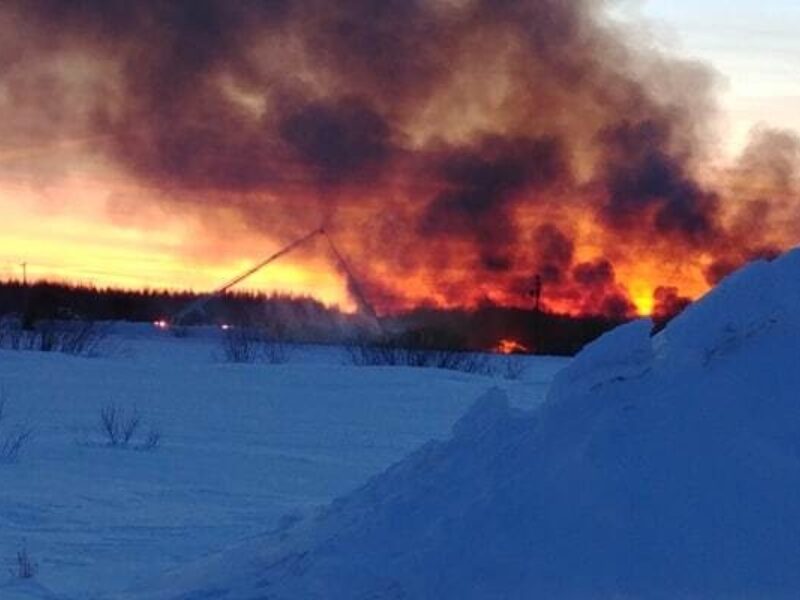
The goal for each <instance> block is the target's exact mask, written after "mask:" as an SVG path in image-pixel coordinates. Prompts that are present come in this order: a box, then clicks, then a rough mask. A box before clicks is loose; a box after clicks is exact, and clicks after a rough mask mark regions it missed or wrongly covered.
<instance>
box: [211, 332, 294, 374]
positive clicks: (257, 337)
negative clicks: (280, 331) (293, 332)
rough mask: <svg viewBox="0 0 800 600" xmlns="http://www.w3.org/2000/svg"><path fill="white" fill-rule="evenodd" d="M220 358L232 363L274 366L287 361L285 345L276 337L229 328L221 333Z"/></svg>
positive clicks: (287, 355) (265, 333)
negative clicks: (265, 363) (263, 363)
mask: <svg viewBox="0 0 800 600" xmlns="http://www.w3.org/2000/svg"><path fill="white" fill-rule="evenodd" d="M222 356H223V358H224V359H225V361H227V362H232V363H254V362H267V363H269V364H272V365H276V364H283V363H285V362H287V361H288V360H289V353H288V350H287V348H286V345H285V344H284V343H283V342H282V341H281V340H280V338H279V337H278V336H274V335H269V334H268V333H267V332H265V331H262V330H260V329H254V328H250V327H231V328H229V329H226V330H225V331H224V332H223V335H222Z"/></svg>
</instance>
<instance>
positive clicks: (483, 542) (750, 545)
mask: <svg viewBox="0 0 800 600" xmlns="http://www.w3.org/2000/svg"><path fill="white" fill-rule="evenodd" d="M651 329H652V324H651V323H650V322H648V321H646V320H641V321H636V322H633V323H630V324H627V325H625V326H622V327H620V328H618V329H616V330H614V331H612V332H610V333H608V334H606V335H605V336H603V337H601V338H600V339H599V340H597V341H596V342H594V343H593V344H591V345H589V346H588V347H587V348H586V349H584V351H583V352H581V353H580V354H579V355H578V356H577V357H576V358H575V359H573V360H572V361H570V362H569V364H568V365H567V366H566V367H565V368H564V369H562V370H560V371H559V373H558V374H557V375H556V376H555V378H554V380H553V382H552V385H551V386H550V389H549V392H548V397H547V399H546V400H545V401H544V403H543V404H542V405H541V406H540V407H539V408H537V409H536V410H533V411H523V410H518V409H516V408H514V407H513V406H511V405H513V404H515V403H516V402H515V401H514V397H515V396H516V397H518V390H514V389H512V390H511V402H509V397H508V396H509V394H507V393H506V392H504V391H503V390H492V391H490V392H488V393H486V394H485V395H483V396H482V398H481V400H479V401H478V402H477V403H476V404H475V406H474V407H473V408H472V409H471V410H470V411H469V412H468V413H467V414H466V415H464V416H463V417H462V418H461V419H459V420H458V422H457V423H456V424H455V425H454V426H453V428H452V433H451V435H449V436H447V438H446V439H444V440H441V441H434V442H431V443H428V444H426V445H424V446H423V447H421V448H419V449H418V450H416V451H415V452H412V453H411V454H409V455H408V456H407V457H406V458H404V459H403V460H402V461H400V462H398V463H396V464H394V465H393V466H392V467H390V468H388V469H386V470H384V471H383V472H381V473H380V474H379V475H377V476H375V477H372V478H370V479H369V480H368V481H366V482H365V483H363V484H362V485H361V486H359V487H358V488H357V489H355V491H353V492H351V493H348V494H344V495H343V496H341V497H338V498H337V499H336V500H335V501H333V502H331V503H329V504H328V505H326V506H325V507H324V508H323V509H321V510H318V511H313V512H312V513H310V514H309V515H308V516H307V517H306V518H304V519H301V520H297V521H295V522H285V523H284V526H282V527H280V528H278V529H276V530H275V531H273V532H271V533H269V534H266V535H262V536H255V535H254V536H253V537H251V538H250V539H249V540H246V541H244V542H242V543H240V544H237V545H236V546H234V547H232V548H230V549H227V550H226V551H225V552H223V553H221V554H219V555H216V556H214V557H211V558H209V559H207V560H203V561H199V562H197V563H194V564H192V565H190V566H189V567H188V568H180V569H178V570H176V571H174V572H172V573H170V574H169V575H168V576H166V577H161V578H159V577H156V578H154V579H153V580H152V581H149V582H144V583H143V584H142V585H141V586H140V587H139V588H138V589H137V590H136V593H134V594H132V595H130V596H126V597H125V598H126V600H189V599H192V600H198V599H200V598H202V599H204V600H210V599H212V598H213V599H214V600H265V599H266V598H269V599H270V600H300V599H302V600H353V599H358V600H366V599H370V600H401V599H414V600H440V599H442V598H447V599H450V598H457V599H458V600H487V599H493V600H494V599H501V598H502V599H503V600H529V599H530V598H570V599H573V598H574V599H580V600H583V599H592V600H596V599H609V600H610V599H619V598H631V599H633V598H635V599H637V600H639V599H647V600H649V599H654V600H665V599H670V600H671V599H673V598H674V599H678V598H680V599H689V598H692V599H694V598H702V599H706V598H713V599H726V600H727V599H737V600H739V599H742V598H767V599H770V600H773V599H775V600H777V599H781V600H782V599H784V598H785V599H787V600H788V599H793V598H797V597H798V596H800V436H798V432H799V431H800V402H798V396H797V390H798V389H800V369H798V365H799V364H800V363H799V362H798V358H799V357H800V249H798V250H795V251H793V252H791V253H788V254H786V255H785V256H783V257H780V258H779V259H776V260H775V261H772V262H766V261H758V262H756V263H754V264H751V265H749V266H748V267H746V268H744V269H743V270H742V271H740V272H738V273H736V274H734V275H732V276H730V277H729V278H726V279H725V280H724V281H723V282H722V283H720V285H719V286H718V287H717V288H716V289H714V290H713V291H712V292H711V293H709V294H708V295H707V296H706V297H705V298H703V299H701V300H700V301H699V302H697V303H695V304H693V305H692V306H691V307H689V308H688V309H687V310H686V311H684V312H683V313H682V314H681V315H680V316H679V317H677V318H676V319H674V320H673V321H672V322H670V323H669V324H668V325H667V327H666V328H665V329H664V330H663V331H661V332H660V333H659V334H658V335H656V336H651ZM551 366H552V363H551ZM431 381H433V380H431ZM436 385H437V386H438V385H439V383H438V382H437V383H436ZM433 387H434V384H433V383H431V388H433ZM465 395H467V394H465ZM454 412H458V411H457V410H455V411H454ZM445 420H446V419H442V421H445ZM429 433H431V434H433V435H435V434H436V432H434V431H432V430H431V431H430V432H429Z"/></svg>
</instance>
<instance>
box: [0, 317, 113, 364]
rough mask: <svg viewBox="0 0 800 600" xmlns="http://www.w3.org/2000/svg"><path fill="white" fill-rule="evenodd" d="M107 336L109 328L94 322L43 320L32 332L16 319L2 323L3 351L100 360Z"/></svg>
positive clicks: (0, 328)
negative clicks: (43, 353)
mask: <svg viewBox="0 0 800 600" xmlns="http://www.w3.org/2000/svg"><path fill="white" fill-rule="evenodd" d="M107 335H108V331H107V328H106V327H105V326H102V325H99V324H97V323H95V322H93V321H83V320H79V319H68V320H56V319H44V320H40V321H37V322H36V323H34V324H33V325H32V326H31V328H29V329H26V328H25V327H23V324H22V321H21V320H20V319H17V318H4V319H3V320H2V321H0V348H4V349H6V350H34V351H38V352H62V353H64V354H71V355H74V356H97V355H98V354H99V353H100V347H101V344H102V343H103V341H104V340H105V338H106V337H107Z"/></svg>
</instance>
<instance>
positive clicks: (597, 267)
mask: <svg viewBox="0 0 800 600" xmlns="http://www.w3.org/2000/svg"><path fill="white" fill-rule="evenodd" d="M608 6H609V2H605V1H601V0H574V1H571V2H563V1H561V0H339V1H337V2H329V1H327V0H260V1H259V0H241V1H236V2H231V1H229V0H169V1H168V0H142V1H139V2H129V1H124V0H72V1H69V0H24V1H23V0H18V1H14V0H12V1H10V2H6V3H4V5H3V7H2V8H0V39H1V40H2V41H0V56H2V57H3V58H2V59H0V92H1V93H0V110H2V113H3V114H4V115H14V118H13V119H4V120H3V123H2V124H0V134H2V135H3V136H4V137H5V139H6V140H9V141H11V142H14V143H19V144H20V145H35V144H41V143H46V142H47V140H48V139H51V138H53V137H54V136H58V137H62V138H69V137H81V138H89V139H93V140H96V142H95V143H94V147H95V148H96V150H97V152H98V153H100V155H102V156H103V157H104V159H106V160H109V161H111V162H112V163H113V164H114V165H116V166H118V167H119V168H121V169H123V170H124V171H125V172H126V173H128V174H129V175H130V176H131V177H133V178H135V180H136V181H138V182H140V183H141V184H142V185H144V186H148V187H149V188H152V189H155V190H158V191H159V193H158V194H154V196H157V197H158V198H159V201H162V202H170V203H173V204H174V205H175V206H176V207H177V208H178V209H179V210H184V211H191V212H192V213H193V214H194V213H200V214H203V213H206V212H208V213H209V214H211V213H213V211H214V210H215V209H218V208H224V209H226V210H232V211H235V212H236V213H238V214H239V215H240V216H241V217H242V218H243V219H245V220H246V222H248V223H249V224H250V225H251V227H252V228H253V229H255V230H257V231H259V232H263V234H264V235H265V236H267V237H270V238H278V239H286V240H288V239H290V238H291V237H293V236H297V235H298V234H302V233H303V232H305V231H307V230H309V229H312V228H314V227H316V226H318V225H319V224H320V223H325V224H326V226H327V227H329V229H331V230H332V231H333V233H334V235H335V236H336V237H337V240H338V241H339V243H340V245H341V246H342V247H343V249H344V250H345V252H346V253H347V255H348V256H349V257H350V258H351V261H352V262H353V264H354V265H356V269H357V271H358V272H359V274H360V276H361V277H362V278H363V280H364V286H365V288H366V292H367V294H368V295H369V296H370V297H371V298H372V299H373V301H374V302H375V304H377V306H378V308H379V310H382V311H388V310H393V309H398V308H408V307H412V306H419V305H421V304H425V303H429V304H433V305H439V306H476V305H481V304H485V303H499V304H504V305H517V306H524V305H525V304H526V303H528V302H529V298H530V296H529V292H530V287H531V281H532V279H533V277H534V275H536V274H539V275H540V276H541V278H542V281H543V283H544V286H545V288H544V290H545V293H544V296H543V301H544V303H545V305H546V306H548V307H549V308H551V309H554V310H564V311H569V312H580V313H602V314H606V315H609V316H614V317H617V316H621V315H629V314H632V313H633V312H635V310H636V309H635V306H634V302H633V298H632V285H633V284H634V283H635V281H634V280H646V282H647V284H648V285H649V289H650V290H651V291H654V290H655V289H656V288H658V287H660V288H662V289H661V291H660V292H659V295H658V297H657V298H655V302H656V303H657V304H658V306H659V307H663V306H667V305H669V306H672V305H674V304H676V303H677V304H680V303H681V302H682V301H683V297H684V295H686V294H688V295H692V294H696V293H697V291H698V290H701V289H702V288H703V287H704V286H705V285H708V284H711V283H714V282H715V281H717V280H718V279H719V277H720V276H722V275H723V274H724V273H726V272H728V271H729V270H730V269H732V268H733V267H735V266H737V265H739V264H740V263H741V262H742V261H745V260H747V259H749V258H751V257H754V256H769V255H772V254H774V253H775V252H776V251H777V250H779V249H781V248H785V247H786V246H788V245H790V244H793V243H796V242H797V241H798V240H800V231H798V227H797V225H796V223H797V222H798V221H797V219H796V217H797V216H798V215H797V205H798V203H797V198H798V180H797V175H796V173H797V164H798V157H800V153H799V152H800V150H799V149H800V142H798V138H797V137H796V136H794V135H792V134H789V133H784V132H776V131H771V130H767V129H763V130H760V131H758V132H756V134H755V135H754V138H753V141H752V143H751V145H750V146H749V147H748V148H747V149H746V151H745V152H744V153H743V154H742V156H741V158H740V161H739V162H738V163H737V164H736V165H734V166H732V167H731V168H730V169H727V170H724V171H721V172H720V171H711V169H710V168H709V165H710V164H711V163H710V162H709V161H710V159H712V158H713V154H712V150H713V147H712V146H711V144H710V141H711V137H710V131H709V130H708V128H707V127H708V123H709V122H711V121H712V120H713V117H714V110H715V109H714V106H715V101H714V76H713V73H712V72H711V71H710V70H709V69H707V68H706V67H704V66H702V65H699V64H696V63H692V62H687V61H681V60H678V59H674V58H670V57H668V56H665V55H663V54H662V53H660V52H659V51H658V50H655V49H653V48H638V47H636V44H635V43H634V42H633V41H632V40H633V38H632V37H631V36H629V35H628V34H627V33H626V32H625V31H624V30H623V28H622V26H620V25H618V24H615V23H614V22H613V21H612V20H610V19H609V18H608V17H607V16H606V12H607V9H608ZM209 227H214V220H213V218H209ZM642 265H649V266H648V267H647V268H646V269H645V267H644V266H642ZM653 265H656V267H654V266H653ZM665 266H668V267H669V268H663V267H665ZM682 286H683V287H682ZM686 286H688V287H689V288H691V289H683V288H684V287H686ZM669 288H675V289H674V290H669ZM664 290H668V291H664Z"/></svg>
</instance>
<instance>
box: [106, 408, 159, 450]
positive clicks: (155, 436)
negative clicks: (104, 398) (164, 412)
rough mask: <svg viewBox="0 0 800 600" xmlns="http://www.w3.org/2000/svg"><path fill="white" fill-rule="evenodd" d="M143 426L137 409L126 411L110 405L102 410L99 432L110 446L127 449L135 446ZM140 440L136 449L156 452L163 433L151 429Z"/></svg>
mask: <svg viewBox="0 0 800 600" xmlns="http://www.w3.org/2000/svg"><path fill="white" fill-rule="evenodd" d="M141 425H142V418H141V416H140V414H139V411H138V410H136V409H135V408H133V409H124V408H122V407H119V406H117V405H115V404H109V405H106V406H103V407H102V408H101V409H100V414H99V419H98V431H99V433H100V436H101V437H102V439H103V440H104V441H105V443H106V445H108V446H111V447H121V448H127V447H129V446H132V445H134V441H135V440H136V439H137V434H138V432H139V431H140V429H141ZM138 439H139V441H138V443H136V444H135V447H136V449H138V450H154V449H156V448H157V447H158V446H159V444H160V443H161V432H160V431H159V430H158V429H156V428H152V427H151V428H150V429H149V430H148V431H147V433H146V434H145V435H144V436H143V437H140V438H138Z"/></svg>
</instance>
